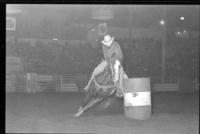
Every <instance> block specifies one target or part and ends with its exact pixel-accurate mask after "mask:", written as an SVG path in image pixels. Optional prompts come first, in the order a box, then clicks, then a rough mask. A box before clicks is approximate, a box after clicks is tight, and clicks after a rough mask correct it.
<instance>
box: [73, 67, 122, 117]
mask: <svg viewBox="0 0 200 134" xmlns="http://www.w3.org/2000/svg"><path fill="white" fill-rule="evenodd" d="M112 71H113V70H112V68H111V67H110V66H109V65H107V66H105V68H104V70H103V71H102V72H100V73H99V74H97V75H95V76H94V77H93V78H92V79H91V82H90V84H89V86H88V91H87V92H86V95H85V99H84V102H83V104H82V106H81V107H80V108H79V110H78V113H76V114H75V115H74V116H75V117H79V116H80V115H82V114H83V113H84V112H85V111H86V110H88V109H89V108H91V107H93V106H94V105H96V104H98V103H100V102H102V101H104V100H106V99H108V98H109V97H119V96H117V94H116V93H117V92H116V91H117V87H116V85H115V84H114V82H113V74H112Z"/></svg>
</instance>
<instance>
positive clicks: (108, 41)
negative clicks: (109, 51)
mask: <svg viewBox="0 0 200 134" xmlns="http://www.w3.org/2000/svg"><path fill="white" fill-rule="evenodd" d="M113 41H114V37H110V35H105V36H104V40H102V41H101V43H103V44H104V45H107V46H110V45H111V44H112V42H113Z"/></svg>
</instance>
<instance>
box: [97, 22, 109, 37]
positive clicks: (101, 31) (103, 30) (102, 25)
mask: <svg viewBox="0 0 200 134" xmlns="http://www.w3.org/2000/svg"><path fill="white" fill-rule="evenodd" d="M98 31H99V35H105V34H106V33H107V24H106V23H100V24H99V25H98Z"/></svg>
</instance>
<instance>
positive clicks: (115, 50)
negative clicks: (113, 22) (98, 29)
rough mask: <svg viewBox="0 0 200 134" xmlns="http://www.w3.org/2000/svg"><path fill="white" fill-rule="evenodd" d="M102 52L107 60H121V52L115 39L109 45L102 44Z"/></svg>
mask: <svg viewBox="0 0 200 134" xmlns="http://www.w3.org/2000/svg"><path fill="white" fill-rule="evenodd" d="M103 54H104V58H105V60H106V61H107V62H110V61H112V60H113V59H114V60H119V61H120V62H122V60H123V54H122V51H121V48H120V45H119V44H118V43H117V42H115V41H113V43H112V44H111V46H110V47H107V46H105V45H103Z"/></svg>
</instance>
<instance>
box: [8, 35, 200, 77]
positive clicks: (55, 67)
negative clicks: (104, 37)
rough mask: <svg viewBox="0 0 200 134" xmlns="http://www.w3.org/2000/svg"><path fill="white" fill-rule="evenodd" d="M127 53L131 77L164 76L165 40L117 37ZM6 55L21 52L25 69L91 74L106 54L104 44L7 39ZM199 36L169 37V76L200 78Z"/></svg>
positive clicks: (48, 72)
mask: <svg viewBox="0 0 200 134" xmlns="http://www.w3.org/2000/svg"><path fill="white" fill-rule="evenodd" d="M116 41H117V42H118V43H119V44H120V46H121V48H122V51H123V54H124V62H123V67H124V70H125V71H126V72H127V74H128V76H129V77H151V78H157V77H159V78H161V75H162V41H161V40H155V39H148V38H143V39H132V40H130V39H116ZM6 56H19V57H21V58H22V59H23V62H24V63H25V72H37V73H39V74H72V75H73V74H87V75H90V74H91V73H92V71H93V69H94V68H95V66H97V65H98V64H99V63H100V62H101V60H102V58H103V54H102V46H101V43H98V47H92V45H91V44H90V43H82V44H78V45H71V44H69V43H68V42H67V41H66V43H65V45H60V44H57V43H55V42H50V43H48V44H44V42H42V41H37V42H36V43H35V45H31V44H30V42H25V41H17V43H16V44H13V43H9V42H7V43H6ZM198 72H199V38H186V39H185V38H175V37H169V38H167V41H166V47H165V74H166V75H165V77H166V78H173V77H188V78H199V73H198Z"/></svg>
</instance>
